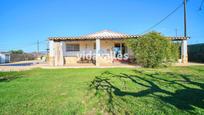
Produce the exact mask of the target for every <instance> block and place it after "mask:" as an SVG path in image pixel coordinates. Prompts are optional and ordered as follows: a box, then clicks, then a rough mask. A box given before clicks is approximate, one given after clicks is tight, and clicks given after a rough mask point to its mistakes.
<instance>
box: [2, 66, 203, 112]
mask: <svg viewBox="0 0 204 115" xmlns="http://www.w3.org/2000/svg"><path fill="white" fill-rule="evenodd" d="M0 114H9V115H14V114H19V115H23V114H26V115H29V114H48V115H50V114H54V115H55V114H89V115H90V114H91V115H92V114H139V115H140V114H150V115H153V114H158V115H161V114H165V115H166V114H179V115H180V114H204V66H190V67H171V68H163V69H144V68H138V69H127V68H122V69H121V68H112V69H96V68H95V69H93V68H92V69H53V70H52V69H33V70H29V71H23V72H0Z"/></svg>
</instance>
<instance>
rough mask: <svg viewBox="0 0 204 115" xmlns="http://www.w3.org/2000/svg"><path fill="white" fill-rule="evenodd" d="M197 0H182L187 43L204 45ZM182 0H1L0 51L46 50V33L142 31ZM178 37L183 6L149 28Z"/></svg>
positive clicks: (203, 13) (203, 25) (202, 20)
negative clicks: (185, 12) (185, 20)
mask: <svg viewBox="0 0 204 115" xmlns="http://www.w3.org/2000/svg"><path fill="white" fill-rule="evenodd" d="M201 1H202V0H189V1H188V4H187V34H188V36H190V37H191V39H190V40H189V41H188V43H189V44H196V43H204V5H203V6H202V8H203V10H201V11H199V7H200V4H201ZM182 2H183V0H0V51H9V50H18V49H22V50H24V51H26V52H32V51H36V50H37V41H38V40H39V41H40V51H45V49H46V47H47V39H48V37H53V36H54V37H64V36H80V35H83V34H89V33H93V32H97V31H101V30H104V29H108V30H112V31H116V32H123V33H127V34H141V33H143V32H144V31H146V30H147V29H148V28H149V27H151V26H152V25H154V24H155V23H157V22H158V21H160V20H161V19H162V18H164V17H165V16H167V15H168V14H169V13H170V12H171V11H173V10H174V9H175V8H176V7H177V6H179V5H180V4H181V3H182ZM176 29H177V35H178V36H183V7H181V8H180V9H179V10H178V11H176V12H175V13H174V14H173V15H171V16H170V17H169V18H168V19H167V20H165V21H164V22H162V23H161V24H159V25H158V26H157V27H155V28H153V29H152V31H158V32H161V33H162V34H163V35H166V36H175V35H176Z"/></svg>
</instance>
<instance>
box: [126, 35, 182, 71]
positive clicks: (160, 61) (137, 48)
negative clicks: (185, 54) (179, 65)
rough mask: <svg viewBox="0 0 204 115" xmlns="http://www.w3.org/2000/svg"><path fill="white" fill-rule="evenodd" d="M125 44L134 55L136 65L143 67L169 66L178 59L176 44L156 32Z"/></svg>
mask: <svg viewBox="0 0 204 115" xmlns="http://www.w3.org/2000/svg"><path fill="white" fill-rule="evenodd" d="M127 44H128V46H129V47H130V48H131V49H132V51H133V53H134V56H135V59H136V63H137V64H139V65H142V66H144V67H150V68H154V67H159V66H161V65H167V64H168V65H169V64H171V63H172V62H175V61H177V60H178V57H179V46H178V44H176V43H173V42H171V41H170V40H168V39H166V38H165V37H164V36H162V35H161V34H160V33H157V32H150V33H148V34H145V35H143V36H141V37H140V38H138V39H129V40H128V41H127Z"/></svg>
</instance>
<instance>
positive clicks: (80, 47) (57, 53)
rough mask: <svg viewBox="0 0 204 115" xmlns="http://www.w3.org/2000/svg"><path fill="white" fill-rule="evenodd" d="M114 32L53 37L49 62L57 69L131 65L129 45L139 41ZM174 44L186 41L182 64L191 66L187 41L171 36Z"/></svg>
mask: <svg viewBox="0 0 204 115" xmlns="http://www.w3.org/2000/svg"><path fill="white" fill-rule="evenodd" d="M139 37H140V36H138V35H128V34H124V33H119V32H113V31H110V30H103V31H100V32H96V33H93V34H88V35H82V36H75V37H49V49H50V51H49V62H50V64H51V65H53V66H64V65H67V66H69V65H70V66H71V65H80V64H84V63H86V64H87V63H90V64H94V65H96V66H100V65H112V64H114V63H125V62H126V63H128V62H131V60H132V59H133V58H134V57H133V53H132V52H131V50H130V48H128V47H127V45H126V44H125V40H126V39H129V38H135V39H137V38H139ZM167 38H168V39H171V40H172V41H181V42H182V48H181V49H182V50H181V51H182V52H181V55H182V56H181V57H182V59H181V60H182V62H183V63H187V62H188V61H187V60H188V58H187V57H188V56H187V38H185V37H167Z"/></svg>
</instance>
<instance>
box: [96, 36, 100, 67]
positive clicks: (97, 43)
mask: <svg viewBox="0 0 204 115" xmlns="http://www.w3.org/2000/svg"><path fill="white" fill-rule="evenodd" d="M100 50H101V43H100V39H96V66H100Z"/></svg>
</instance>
